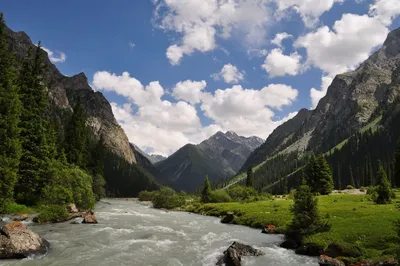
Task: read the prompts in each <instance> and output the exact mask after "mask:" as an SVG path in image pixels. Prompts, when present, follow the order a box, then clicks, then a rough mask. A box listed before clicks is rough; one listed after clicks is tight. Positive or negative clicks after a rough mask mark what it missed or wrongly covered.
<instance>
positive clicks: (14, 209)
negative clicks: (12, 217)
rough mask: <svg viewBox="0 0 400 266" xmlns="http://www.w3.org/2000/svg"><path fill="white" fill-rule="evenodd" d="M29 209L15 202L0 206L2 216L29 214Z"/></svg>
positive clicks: (4, 202) (7, 202) (5, 202)
mask: <svg viewBox="0 0 400 266" xmlns="http://www.w3.org/2000/svg"><path fill="white" fill-rule="evenodd" d="M29 211H30V210H29V208H28V207H26V206H25V205H21V204H18V203H15V202H13V201H10V200H7V201H3V202H2V203H1V204H0V214H17V213H18V214H20V213H27V212H29Z"/></svg>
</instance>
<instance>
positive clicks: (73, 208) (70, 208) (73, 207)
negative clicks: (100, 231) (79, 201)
mask: <svg viewBox="0 0 400 266" xmlns="http://www.w3.org/2000/svg"><path fill="white" fill-rule="evenodd" d="M67 211H68V212H69V213H77V212H79V210H78V208H77V207H76V205H75V204H74V203H72V204H69V205H67Z"/></svg>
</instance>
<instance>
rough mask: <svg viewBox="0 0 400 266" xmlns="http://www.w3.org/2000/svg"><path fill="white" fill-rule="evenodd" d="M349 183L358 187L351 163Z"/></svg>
mask: <svg viewBox="0 0 400 266" xmlns="http://www.w3.org/2000/svg"><path fill="white" fill-rule="evenodd" d="M349 180H350V181H349V182H350V183H349V185H350V186H352V187H354V188H355V187H356V184H355V182H354V176H353V168H352V167H351V165H349Z"/></svg>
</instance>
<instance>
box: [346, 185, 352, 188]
mask: <svg viewBox="0 0 400 266" xmlns="http://www.w3.org/2000/svg"><path fill="white" fill-rule="evenodd" d="M346 189H354V187H353V186H352V185H347V187H346Z"/></svg>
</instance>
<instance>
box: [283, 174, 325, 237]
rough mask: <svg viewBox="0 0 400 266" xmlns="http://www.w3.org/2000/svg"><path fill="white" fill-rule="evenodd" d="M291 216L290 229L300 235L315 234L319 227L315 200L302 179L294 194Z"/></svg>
mask: <svg viewBox="0 0 400 266" xmlns="http://www.w3.org/2000/svg"><path fill="white" fill-rule="evenodd" d="M291 212H292V214H293V219H292V222H291V223H290V229H292V230H295V231H298V232H299V233H300V234H301V235H305V234H311V233H313V232H315V230H316V228H317V227H318V226H319V225H320V216H319V213H318V206H317V199H316V198H314V197H313V195H312V192H311V188H310V187H309V186H308V185H307V184H306V182H305V180H304V179H302V180H301V183H300V186H298V187H297V188H296V192H295V193H294V205H293V206H292V208H291Z"/></svg>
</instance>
